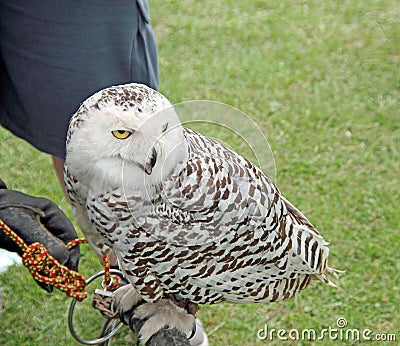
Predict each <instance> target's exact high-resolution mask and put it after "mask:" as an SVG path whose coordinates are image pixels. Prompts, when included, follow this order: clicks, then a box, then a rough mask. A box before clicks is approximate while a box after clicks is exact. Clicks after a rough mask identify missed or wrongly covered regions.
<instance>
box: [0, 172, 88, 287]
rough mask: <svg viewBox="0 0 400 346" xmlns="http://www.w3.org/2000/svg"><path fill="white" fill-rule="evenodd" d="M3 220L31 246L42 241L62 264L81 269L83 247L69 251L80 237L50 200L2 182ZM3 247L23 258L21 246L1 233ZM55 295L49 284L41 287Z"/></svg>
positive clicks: (0, 203)
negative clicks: (80, 249) (31, 194)
mask: <svg viewBox="0 0 400 346" xmlns="http://www.w3.org/2000/svg"><path fill="white" fill-rule="evenodd" d="M0 219H2V220H3V222H4V223H5V224H7V226H8V227H10V228H11V229H12V230H13V231H14V232H15V233H16V234H17V235H19V236H20V237H21V238H22V239H23V240H24V242H25V243H26V244H27V245H30V244H32V243H34V242H39V243H42V244H43V245H44V247H45V248H46V250H47V251H48V252H49V253H50V254H51V255H52V256H53V257H55V258H56V259H57V260H58V261H59V262H60V263H61V264H63V265H65V266H67V267H68V268H70V269H73V270H77V269H78V263H79V256H80V251H79V246H75V247H73V248H72V249H71V250H68V249H67V248H66V246H65V244H67V243H68V242H70V241H71V240H73V239H76V238H77V234H76V231H75V229H74V227H73V225H72V223H71V222H70V221H69V220H68V218H67V217H66V215H65V214H64V213H63V212H62V211H61V209H60V208H58V206H57V205H56V204H55V203H53V202H52V201H50V200H48V199H46V198H39V197H33V196H29V195H26V194H24V193H22V192H18V191H15V190H8V189H7V187H6V184H5V183H4V182H3V181H2V180H1V179H0ZM0 247H2V248H4V249H6V250H9V251H13V252H17V253H18V254H19V255H22V250H21V249H20V247H19V246H18V245H17V244H15V243H14V241H12V240H11V239H10V238H9V237H8V236H7V235H6V234H5V233H4V232H2V231H1V230H0ZM40 286H41V287H42V288H44V289H46V290H47V291H49V292H51V291H52V287H51V286H49V285H43V284H41V285H40Z"/></svg>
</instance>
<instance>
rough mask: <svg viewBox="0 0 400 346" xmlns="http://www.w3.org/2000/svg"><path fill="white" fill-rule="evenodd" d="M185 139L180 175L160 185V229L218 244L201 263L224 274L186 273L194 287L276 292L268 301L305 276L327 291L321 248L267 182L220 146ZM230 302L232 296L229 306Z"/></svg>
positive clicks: (284, 295) (189, 239)
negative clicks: (319, 282) (257, 288)
mask: <svg viewBox="0 0 400 346" xmlns="http://www.w3.org/2000/svg"><path fill="white" fill-rule="evenodd" d="M186 135H187V138H188V140H189V141H191V147H190V149H191V151H190V155H189V160H188V162H187V163H186V165H185V166H184V167H183V168H182V169H181V171H180V174H179V175H178V176H175V177H172V178H171V179H169V180H167V181H165V182H164V183H163V202H162V203H160V206H159V214H158V216H159V217H160V220H162V221H161V223H164V225H165V226H166V227H167V224H168V223H166V222H165V220H169V221H170V225H173V227H169V228H168V227H167V229H168V230H174V229H176V232H172V233H173V234H177V235H179V234H181V238H179V237H178V238H176V239H178V241H181V242H182V241H184V242H187V244H189V245H190V244H193V245H196V244H201V242H203V243H206V242H211V243H214V244H217V250H216V251H214V252H212V253H211V252H210V253H209V258H207V259H206V261H207V268H212V266H213V265H215V268H214V269H216V268H218V267H221V268H222V269H221V270H218V269H216V270H211V269H210V270H209V274H207V275H208V278H207V280H206V281H204V280H200V279H196V278H193V276H196V275H195V274H192V279H191V281H192V283H194V284H195V285H197V286H200V287H201V286H204V287H205V286H206V285H210V284H211V285H212V286H213V288H214V289H216V290H221V291H223V290H225V296H228V295H229V294H230V293H227V292H228V291H229V290H230V289H232V287H248V286H246V285H249V284H250V283H249V282H251V281H253V283H254V282H260V281H263V283H260V284H259V286H260V287H261V286H262V285H264V286H266V287H269V286H271V285H272V286H273V287H274V288H275V289H276V290H277V289H278V288H279V289H280V288H282V290H281V291H279V294H278V293H276V292H275V290H274V289H271V290H270V298H268V299H270V300H276V299H283V298H287V297H289V296H291V295H293V294H294V293H296V292H298V291H299V290H300V289H302V288H304V287H305V286H306V285H307V284H308V282H309V276H310V275H312V276H314V275H315V276H316V277H318V278H320V279H322V280H323V281H324V282H325V283H328V284H332V285H333V283H332V282H331V281H330V280H329V279H327V278H326V276H325V274H324V271H325V270H327V269H329V268H328V266H327V257H328V253H329V250H328V248H327V247H326V245H327V243H326V242H325V241H324V240H323V238H322V236H320V235H319V233H318V232H317V230H316V229H315V228H314V227H313V226H312V224H311V223H310V222H309V221H308V219H307V218H306V217H305V216H304V215H303V214H302V213H301V212H300V211H298V210H297V209H296V208H295V207H294V206H293V205H292V204H291V203H289V202H288V201H287V200H286V199H285V198H284V197H283V196H282V195H281V193H280V192H279V190H278V189H277V187H276V186H275V185H274V184H273V182H272V181H270V179H269V178H268V177H267V176H266V175H265V174H264V173H263V172H262V171H261V170H259V169H258V168H257V167H256V166H254V165H253V164H252V163H250V162H249V161H247V160H245V159H244V158H242V157H241V156H239V155H237V154H236V153H234V152H232V151H230V150H229V149H226V148H225V147H223V146H222V145H220V144H219V143H218V142H215V141H213V140H211V139H208V138H205V137H202V136H201V135H198V134H196V133H193V132H190V133H189V134H186ZM193 143H194V144H193ZM185 233H186V238H185V236H184V235H183V234H185ZM169 235H171V234H170V233H169ZM176 239H172V240H176ZM196 241H198V242H197V243H196ZM199 251H200V250H199ZM216 254H218V255H216ZM203 259H204V257H203ZM239 259H240V260H239ZM223 264H227V266H226V267H225V268H227V269H226V270H223ZM203 278H204V273H203ZM232 278H234V281H232V282H230V280H231V279H232ZM221 283H223V284H221ZM268 283H270V284H269V285H268ZM265 284H267V285H265ZM285 287H286V290H285ZM243 289H244V290H246V288H243ZM268 290H269V289H267V291H268ZM290 290H291V291H290ZM242 294H245V292H243V293H242ZM265 294H266V293H265ZM235 295H237V294H235V293H234V292H233V291H232V299H231V300H233V299H234V298H233V297H234V296H235ZM272 298H273V299H272Z"/></svg>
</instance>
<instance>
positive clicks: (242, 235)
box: [65, 84, 334, 304]
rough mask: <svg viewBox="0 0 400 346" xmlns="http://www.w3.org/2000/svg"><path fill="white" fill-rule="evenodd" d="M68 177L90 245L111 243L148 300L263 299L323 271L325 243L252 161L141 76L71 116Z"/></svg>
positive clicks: (289, 292) (280, 295)
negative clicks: (190, 121)
mask: <svg viewBox="0 0 400 346" xmlns="http://www.w3.org/2000/svg"><path fill="white" fill-rule="evenodd" d="M65 180H66V184H67V188H68V191H69V195H70V198H71V201H72V203H73V206H74V209H75V216H76V219H77V222H78V223H79V225H80V227H81V228H82V230H83V231H84V232H85V234H86V236H87V237H88V238H89V240H90V242H91V244H92V245H94V246H95V247H97V248H98V249H103V250H104V249H107V248H111V249H112V251H113V252H114V253H115V254H116V256H117V258H118V261H119V265H120V267H121V269H122V270H123V272H124V274H125V275H126V277H127V279H128V280H129V281H130V283H131V284H132V285H133V286H134V287H135V288H136V290H137V291H138V292H139V293H140V295H141V297H142V298H143V299H144V300H145V301H147V302H157V301H159V300H160V299H161V298H163V297H166V296H168V295H178V296H180V297H182V298H183V299H187V300H189V301H190V302H193V303H198V304H212V303H218V302H222V301H227V302H238V303H239V302H243V303H246V302H247V303H253V302H272V301H277V300H282V299H286V298H289V297H291V296H293V295H294V294H296V293H298V292H299V291H300V290H302V289H304V288H305V287H306V286H307V285H308V283H309V282H310V279H311V278H313V277H315V278H318V279H320V280H322V281H323V282H325V283H326V284H329V285H332V286H334V283H333V282H332V281H331V280H330V279H329V278H328V277H327V273H331V272H333V269H331V268H330V267H329V266H328V263H327V261H328V253H329V250H328V247H327V243H326V242H325V240H324V239H323V237H322V236H321V235H320V234H319V232H318V231H317V230H316V229H315V228H314V227H313V225H312V224H311V223H310V222H309V221H308V219H307V218H306V217H305V216H304V215H303V214H302V213H301V212H300V211H299V210H298V209H297V208H295V207H294V206H293V205H292V204H291V203H290V202H289V201H287V200H286V199H285V198H284V197H283V196H282V194H281V193H280V191H279V190H278V188H277V187H276V186H275V184H274V183H273V182H272V181H271V180H270V179H269V178H268V177H267V176H266V175H265V174H264V173H263V172H262V171H261V170H260V169H259V168H257V167H256V166H255V165H254V164H252V163H251V162H249V161H248V160H246V159H245V158H243V157H242V156H240V155H239V154H237V153H235V152H234V151H232V150H230V149H228V148H226V147H225V146H223V145H222V144H220V143H219V142H217V141H215V140H213V139H209V138H207V137H204V136H203V135H201V134H199V133H197V132H195V131H192V130H189V129H186V128H183V126H182V125H181V123H180V121H179V118H178V115H177V114H176V112H175V110H174V107H173V106H172V105H171V103H170V102H169V101H168V100H167V99H166V98H165V97H164V96H163V95H161V94H160V93H159V92H157V91H155V90H152V89H150V88H149V87H147V86H145V85H141V84H126V85H120V86H113V87H110V88H107V89H104V90H102V91H99V92H97V93H96V94H94V95H93V96H91V97H90V98H88V99H87V100H86V101H85V102H84V103H83V104H82V105H81V107H80V108H79V110H78V111H77V112H76V113H75V115H74V116H73V118H72V120H71V123H70V127H69V132H68V137H67V157H66V164H65Z"/></svg>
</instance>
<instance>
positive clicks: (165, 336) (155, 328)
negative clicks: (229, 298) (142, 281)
mask: <svg viewBox="0 0 400 346" xmlns="http://www.w3.org/2000/svg"><path fill="white" fill-rule="evenodd" d="M113 304H114V307H115V308H116V309H119V312H120V313H119V316H120V318H121V320H122V321H123V322H124V323H126V324H129V326H130V328H131V329H132V330H133V331H135V332H137V333H138V335H139V341H140V342H141V343H143V344H146V345H147V344H149V345H153V344H154V345H158V344H160V343H159V342H161V344H163V345H192V346H193V345H208V340H207V335H206V334H205V332H204V329H203V327H202V325H201V322H200V321H199V320H196V318H195V316H194V315H195V313H196V312H197V310H198V306H197V304H194V303H191V302H189V301H188V300H187V299H182V298H180V297H179V296H176V295H173V296H168V298H163V299H161V300H159V301H158V302H155V303H148V302H144V300H143V299H142V298H141V296H140V294H139V293H138V291H137V290H136V289H135V288H134V287H133V286H132V285H125V286H123V287H121V288H119V289H118V290H116V291H115V292H114V294H113ZM160 331H161V333H160ZM160 338H161V339H160ZM188 338H191V339H190V341H189V340H188ZM158 339H160V340H158ZM170 339H171V340H170ZM168 340H169V341H168ZM178 340H180V342H178Z"/></svg>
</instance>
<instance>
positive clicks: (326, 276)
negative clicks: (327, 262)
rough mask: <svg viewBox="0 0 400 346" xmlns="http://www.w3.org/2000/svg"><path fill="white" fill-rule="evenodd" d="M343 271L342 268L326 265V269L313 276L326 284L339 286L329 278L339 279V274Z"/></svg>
mask: <svg viewBox="0 0 400 346" xmlns="http://www.w3.org/2000/svg"><path fill="white" fill-rule="evenodd" d="M343 273H345V272H344V271H343V270H338V269H334V268H331V267H329V266H327V267H326V270H325V271H324V272H323V273H322V274H314V277H316V278H317V279H319V280H321V281H322V282H324V283H325V284H327V285H328V286H331V287H335V288H339V287H338V285H337V284H336V283H335V282H333V281H332V280H331V278H334V279H335V280H339V274H343Z"/></svg>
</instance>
